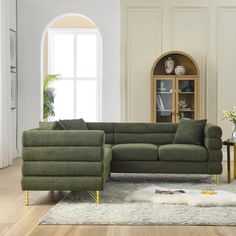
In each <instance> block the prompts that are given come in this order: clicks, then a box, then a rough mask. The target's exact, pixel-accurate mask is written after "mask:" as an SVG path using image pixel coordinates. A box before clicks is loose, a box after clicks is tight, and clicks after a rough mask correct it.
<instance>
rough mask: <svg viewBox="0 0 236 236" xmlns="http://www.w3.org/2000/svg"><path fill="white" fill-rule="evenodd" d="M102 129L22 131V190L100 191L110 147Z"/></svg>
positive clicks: (109, 157)
mask: <svg viewBox="0 0 236 236" xmlns="http://www.w3.org/2000/svg"><path fill="white" fill-rule="evenodd" d="M104 142H105V134H104V132H103V131H99V130H98V131H93V130H86V131H80V130H66V131H63V130H29V131H25V132H24V133H23V138H22V144H23V150H22V158H23V164H22V181H21V184H22V189H23V190H25V191H29V190H48V191H54V190H70V191H101V190H103V187H104V182H105V181H106V180H107V178H108V176H109V170H110V161H111V150H110V148H109V147H107V146H106V145H104Z"/></svg>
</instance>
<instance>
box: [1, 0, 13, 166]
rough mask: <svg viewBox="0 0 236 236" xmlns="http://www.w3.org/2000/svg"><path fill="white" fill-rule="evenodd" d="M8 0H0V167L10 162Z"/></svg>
mask: <svg viewBox="0 0 236 236" xmlns="http://www.w3.org/2000/svg"><path fill="white" fill-rule="evenodd" d="M9 37H10V36H9V0H0V168H3V167H6V166H8V165H10V164H11V163H12V156H13V155H12V154H13V153H12V144H11V127H10V124H11V92H10V91H11V88H10V81H11V80H10V44H9V39H10V38H9Z"/></svg>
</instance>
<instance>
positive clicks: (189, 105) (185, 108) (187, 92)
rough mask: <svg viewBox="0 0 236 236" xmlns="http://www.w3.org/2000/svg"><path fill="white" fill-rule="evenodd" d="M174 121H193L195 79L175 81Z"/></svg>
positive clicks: (194, 114)
mask: <svg viewBox="0 0 236 236" xmlns="http://www.w3.org/2000/svg"><path fill="white" fill-rule="evenodd" d="M176 89H177V99H176V115H177V116H176V121H177V122H178V121H179V120H180V119H181V118H188V119H195V116H196V96H195V95H196V83H195V79H183V78H178V79H177V86H176Z"/></svg>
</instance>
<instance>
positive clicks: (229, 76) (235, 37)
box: [217, 6, 236, 138]
mask: <svg viewBox="0 0 236 236" xmlns="http://www.w3.org/2000/svg"><path fill="white" fill-rule="evenodd" d="M217 13H218V14H217V20H218V24H217V26H218V28H217V35H218V37H217V55H218V57H217V59H218V60H217V68H218V76H217V77H218V80H217V82H218V86H217V87H218V91H217V92H218V101H217V102H218V109H217V114H218V117H217V122H218V124H219V125H220V126H221V127H222V128H223V130H224V131H225V134H224V138H227V137H229V135H230V131H231V128H232V124H231V123H230V122H229V121H227V120H223V114H222V111H224V110H232V109H233V107H234V106H236V95H235V94H236V93H235V88H236V79H235V75H236V44H235V42H236V28H235V27H228V26H229V25H233V21H232V20H234V22H235V20H236V6H234V7H232V6H230V7H229V6H219V7H218V8H217Z"/></svg>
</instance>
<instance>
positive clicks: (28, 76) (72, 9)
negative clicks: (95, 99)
mask: <svg viewBox="0 0 236 236" xmlns="http://www.w3.org/2000/svg"><path fill="white" fill-rule="evenodd" d="M119 2H120V1H119V0H112V1H111V0H86V1H85V0H50V1H49V0H40V1H38V0H20V1H18V32H19V33H18V48H19V70H18V72H19V116H18V118H19V139H20V138H21V134H22V131H23V130H26V129H29V128H33V127H36V126H37V125H38V122H39V120H40V119H41V117H42V114H41V112H42V111H41V109H40V107H41V102H42V101H41V89H40V88H41V81H42V78H41V46H42V45H41V39H42V35H43V32H44V30H45V28H46V26H47V25H48V24H49V23H50V22H51V21H52V20H53V19H54V18H55V17H58V16H60V15H64V14H67V13H76V14H81V15H85V16H87V17H89V18H90V19H91V20H93V21H94V22H95V23H96V25H97V27H98V29H99V30H100V32H101V35H102V43H103V51H102V54H103V58H102V60H103V68H102V72H103V76H102V79H103V81H102V120H103V121H119V120H120V3H119Z"/></svg>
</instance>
